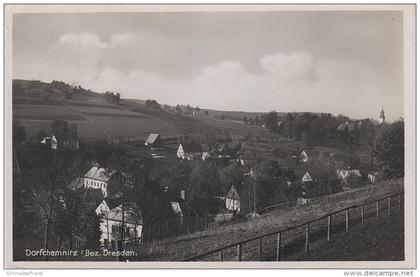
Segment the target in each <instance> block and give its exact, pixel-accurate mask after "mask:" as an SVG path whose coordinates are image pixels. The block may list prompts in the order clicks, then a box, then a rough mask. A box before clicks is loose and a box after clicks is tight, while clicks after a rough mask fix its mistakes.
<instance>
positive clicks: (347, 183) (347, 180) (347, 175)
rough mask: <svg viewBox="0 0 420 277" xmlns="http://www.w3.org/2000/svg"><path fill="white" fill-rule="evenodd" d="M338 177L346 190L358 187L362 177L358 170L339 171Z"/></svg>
mask: <svg viewBox="0 0 420 277" xmlns="http://www.w3.org/2000/svg"><path fill="white" fill-rule="evenodd" d="M337 176H338V179H339V180H340V181H341V184H342V186H343V188H344V189H350V187H351V186H355V185H357V184H358V183H359V181H360V178H361V177H362V175H361V174H360V171H359V170H358V169H337Z"/></svg>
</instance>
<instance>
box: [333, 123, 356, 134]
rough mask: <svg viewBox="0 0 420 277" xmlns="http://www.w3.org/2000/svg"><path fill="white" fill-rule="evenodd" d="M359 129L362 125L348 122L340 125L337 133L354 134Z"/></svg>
mask: <svg viewBox="0 0 420 277" xmlns="http://www.w3.org/2000/svg"><path fill="white" fill-rule="evenodd" d="M359 123H360V122H359ZM359 128H360V124H358V123H354V122H348V121H346V122H344V123H341V124H340V125H338V127H337V131H340V132H353V131H355V130H357V129H359Z"/></svg>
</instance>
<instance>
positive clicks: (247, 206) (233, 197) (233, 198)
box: [225, 184, 253, 215]
mask: <svg viewBox="0 0 420 277" xmlns="http://www.w3.org/2000/svg"><path fill="white" fill-rule="evenodd" d="M250 191H251V190H250V184H242V186H241V187H240V188H238V190H237V189H236V188H235V186H232V187H231V188H230V190H229V192H228V193H227V194H226V197H225V208H226V210H227V211H228V212H229V213H232V214H233V215H235V214H238V213H241V214H245V215H246V214H249V213H251V212H252V211H253V201H252V197H253V195H252V194H251V193H250Z"/></svg>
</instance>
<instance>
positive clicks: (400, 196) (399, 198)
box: [398, 194, 402, 211]
mask: <svg viewBox="0 0 420 277" xmlns="http://www.w3.org/2000/svg"><path fill="white" fill-rule="evenodd" d="M401 198H402V194H400V195H398V208H399V210H400V211H401V202H402V201H401Z"/></svg>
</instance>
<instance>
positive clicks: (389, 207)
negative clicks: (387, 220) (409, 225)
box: [388, 197, 391, 216]
mask: <svg viewBox="0 0 420 277" xmlns="http://www.w3.org/2000/svg"><path fill="white" fill-rule="evenodd" d="M390 215H391V197H388V216H390Z"/></svg>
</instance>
